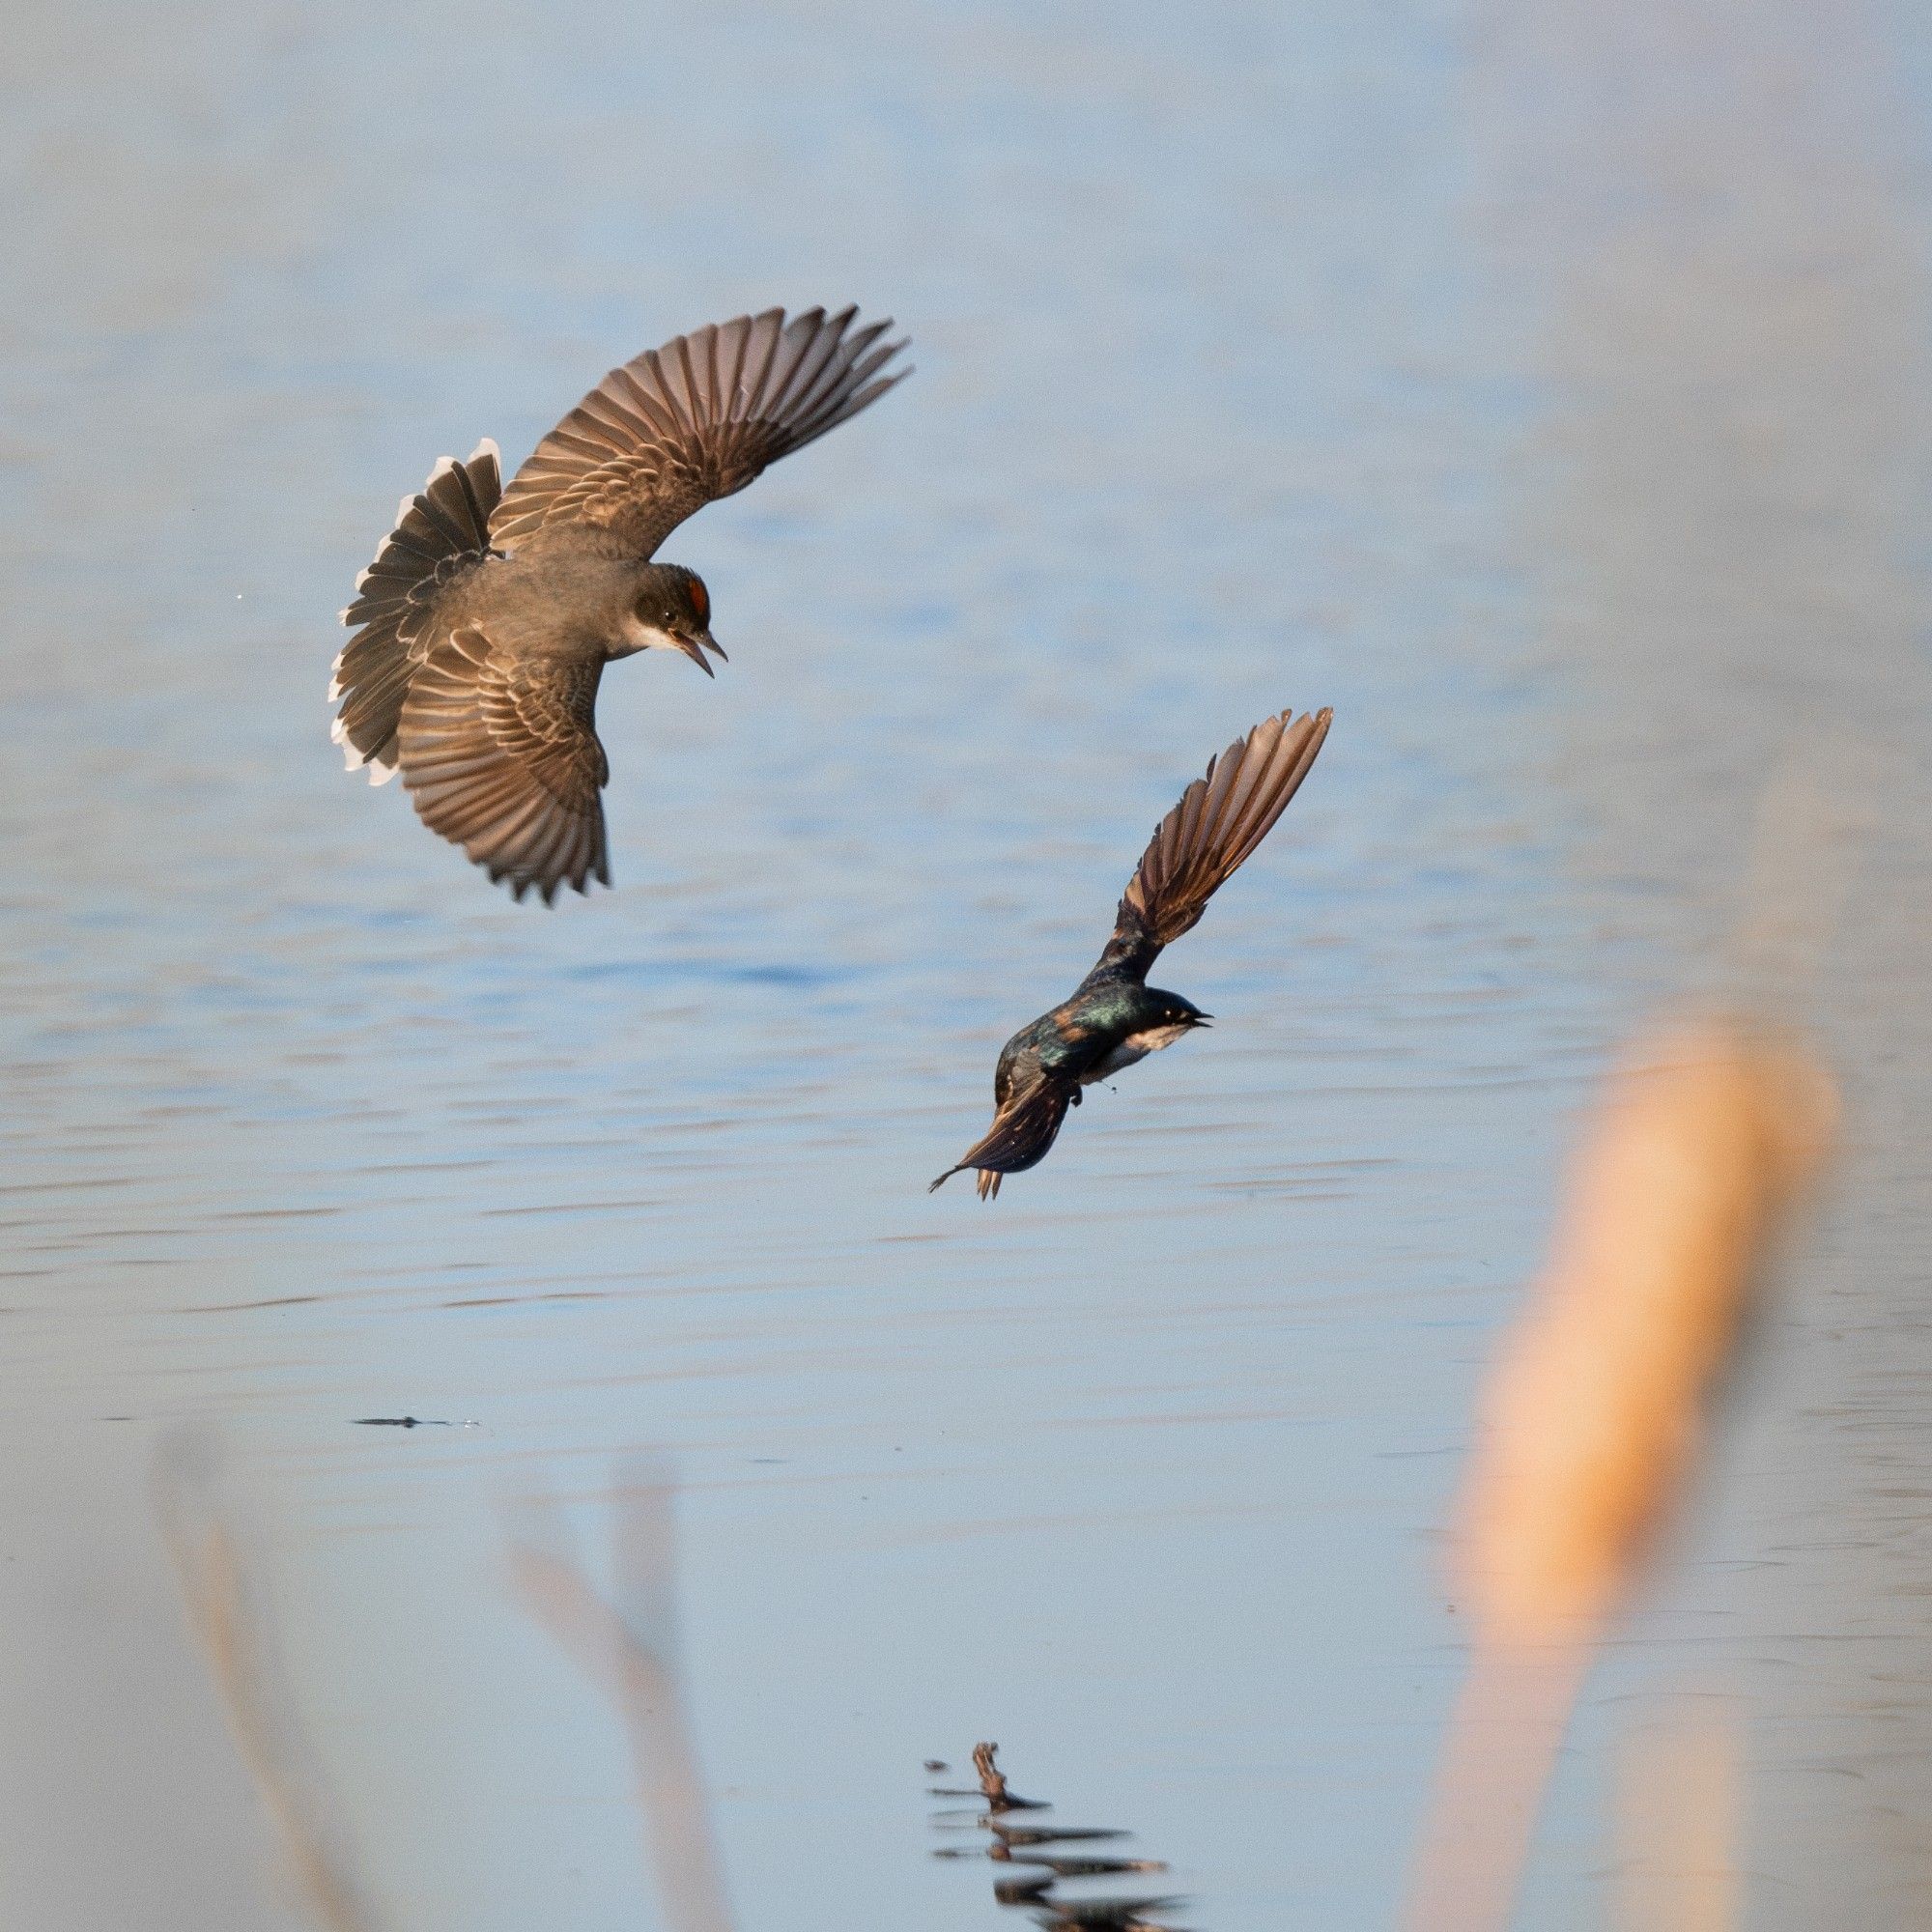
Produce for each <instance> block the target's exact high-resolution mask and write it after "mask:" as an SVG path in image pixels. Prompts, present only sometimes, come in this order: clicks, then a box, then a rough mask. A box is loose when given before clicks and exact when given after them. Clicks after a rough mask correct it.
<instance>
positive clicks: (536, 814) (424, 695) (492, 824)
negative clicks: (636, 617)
mask: <svg viewBox="0 0 1932 1932" xmlns="http://www.w3.org/2000/svg"><path fill="white" fill-rule="evenodd" d="M603 670H604V662H603V659H602V658H601V657H595V656H589V655H583V656H578V657H537V658H531V657H522V658H517V659H510V658H506V657H505V656H504V655H503V654H501V653H500V652H497V651H496V650H494V649H492V647H491V644H490V639H488V638H487V637H485V636H484V635H483V633H482V632H481V631H479V630H477V629H476V628H475V626H474V625H466V626H464V627H463V628H462V629H461V630H458V631H457V632H455V633H454V635H453V636H451V637H449V638H447V639H444V640H443V641H442V642H441V643H440V644H438V645H437V646H436V647H435V648H434V649H433V650H431V652H430V654H429V656H428V658H427V659H426V660H425V661H424V663H423V665H422V667H421V668H420V669H418V670H417V672H416V674H415V677H414V680H413V682H412V684H411V686H410V694H409V699H408V702H407V703H405V705H404V706H403V714H402V726H401V730H400V732H399V734H398V735H399V739H400V743H401V762H402V769H403V782H404V784H406V785H407V786H408V787H409V789H410V792H411V795H412V798H413V799H414V802H415V808H416V810H417V811H418V812H419V813H420V814H421V815H422V820H423V823H424V824H425V825H427V826H428V827H429V828H430V829H431V831H433V832H440V834H441V835H442V836H443V838H447V839H449V840H450V841H451V843H452V844H457V845H461V846H462V847H463V849H464V851H466V852H467V853H468V854H469V857H470V858H471V859H473V860H474V861H475V862H476V864H477V865H479V866H482V867H487V869H488V870H489V873H490V877H491V879H492V880H497V879H507V880H508V881H509V883H510V889H511V891H512V892H513V893H515V895H517V897H518V898H522V897H523V895H525V893H526V892H528V891H529V890H530V888H531V887H533V886H534V887H535V888H536V890H537V891H538V892H539V893H541V894H542V895H543V898H544V902H545V903H546V904H549V903H550V901H551V900H552V899H553V898H554V897H555V895H556V889H557V887H558V886H560V885H563V884H565V883H566V882H567V883H568V884H570V885H572V886H574V887H575V888H576V889H577V890H578V891H579V892H580V893H581V892H583V891H584V890H585V889H586V884H587V881H588V880H589V879H591V878H592V877H593V876H594V877H595V878H597V879H598V880H599V881H600V882H601V883H603V884H604V885H607V886H608V885H609V884H610V883H611V870H610V860H609V857H608V855H607V853H606V851H605V845H604V807H603V803H602V801H601V800H600V799H599V797H598V793H599V791H600V790H601V789H602V788H603V785H604V781H606V779H608V778H609V777H610V766H609V764H608V763H607V762H606V760H605V757H604V747H603V746H602V745H601V744H599V743H598V741H597V728H596V705H597V681H598V679H599V678H600V677H601V676H602V674H603Z"/></svg>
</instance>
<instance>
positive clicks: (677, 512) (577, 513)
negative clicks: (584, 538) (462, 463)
mask: <svg viewBox="0 0 1932 1932" xmlns="http://www.w3.org/2000/svg"><path fill="white" fill-rule="evenodd" d="M857 314H858V311H857V310H856V309H852V308H846V309H841V310H840V311H839V312H838V314H837V315H834V316H828V315H827V314H826V313H825V311H824V310H823V309H822V308H813V309H807V310H806V312H805V313H804V314H803V315H800V316H797V317H794V318H793V319H792V320H791V321H790V322H789V323H788V322H787V321H786V320H785V314H784V311H783V310H782V309H777V308H773V309H767V310H766V311H765V312H764V314H762V315H758V316H746V315H741V316H740V317H739V318H738V319H737V320H736V321H735V322H726V323H723V324H713V325H711V326H710V327H704V328H700V329H698V330H697V331H696V333H695V334H691V335H680V336H679V337H678V338H677V339H676V340H675V341H674V342H668V343H666V344H665V346H664V347H663V348H662V349H647V350H646V351H645V352H644V353H643V354H642V355H639V356H638V357H636V358H635V359H634V360H633V361H630V362H626V363H625V364H624V365H623V367H622V368H620V369H613V370H611V373H610V374H609V375H608V376H606V377H605V378H604V380H603V381H602V382H601V383H599V384H598V385H597V386H596V387H595V388H594V389H592V390H591V391H590V393H589V394H588V395H587V396H585V397H584V399H583V400H582V402H581V403H579V404H578V406H577V407H576V408H575V409H574V410H572V411H571V412H570V413H569V414H568V415H567V416H565V417H564V419H563V420H562V421H561V422H560V423H558V424H557V426H556V427H555V428H554V430H552V431H551V433H550V434H549V435H548V436H547V437H545V438H544V440H542V441H541V442H540V443H538V444H537V446H536V449H535V450H534V451H533V452H532V454H531V456H530V458H529V460H528V461H527V462H526V464H525V465H524V467H523V468H522V469H519V470H518V471H517V473H516V475H515V476H514V477H513V478H512V479H511V481H510V487H509V488H508V489H507V490H506V491H504V493H503V500H502V501H501V503H499V504H498V505H497V511H496V514H495V516H493V517H492V518H491V520H490V535H491V539H492V541H493V542H495V543H497V545H499V546H501V547H502V548H504V549H514V548H515V546H516V545H517V544H518V543H520V542H522V541H524V540H526V539H527V538H528V537H529V536H531V535H532V534H533V533H534V532H535V531H537V530H539V529H541V528H542V527H543V526H545V525H547V524H554V523H558V522H575V523H582V524H590V525H593V526H598V527H601V528H607V529H611V530H614V531H616V532H617V533H618V535H619V536H620V537H621V538H622V539H623V540H624V542H625V543H626V544H627V545H629V546H630V547H631V548H633V549H634V550H635V551H636V553H637V554H638V555H639V556H649V555H650V554H652V553H653V552H654V551H655V550H656V549H657V547H658V546H659V545H660V544H661V543H663V542H664V540H665V538H666V537H667V536H668V535H669V534H670V532H671V531H672V530H673V529H675V528H676V527H677V526H678V525H679V524H681V523H683V522H684V520H685V518H687V517H688V516H690V515H691V514H692V513H693V512H694V511H696V510H699V509H702V508H703V506H704V505H705V504H706V503H709V502H711V501H712V500H713V499H714V498H716V497H728V496H730V495H731V493H732V492H733V491H734V490H742V489H743V488H744V487H745V485H746V484H747V483H749V482H750V481H751V480H752V479H753V477H754V476H755V475H757V473H758V472H759V470H761V469H764V468H765V466H766V465H767V464H770V463H776V462H777V461H778V459H779V458H780V457H781V456H785V455H788V454H789V453H790V452H791V451H792V450H794V449H798V448H800V447H802V446H803V445H804V444H806V443H808V442H810V441H811V440H812V439H813V438H814V437H819V436H823V435H824V434H825V432H826V431H827V430H829V429H832V428H835V427H836V426H837V425H838V424H839V423H841V422H843V421H844V420H845V419H846V417H848V416H852V415H856V414H857V413H858V412H860V411H861V410H863V409H864V408H865V407H866V405H867V403H870V402H873V401H875V400H876V399H877V398H878V397H880V396H882V395H884V394H885V392H886V391H887V390H888V389H890V388H891V387H892V386H893V384H895V383H896V382H898V381H899V380H900V378H901V377H904V376H908V375H910V374H911V373H912V372H911V370H910V369H899V370H895V372H894V373H893V374H891V375H884V374H881V371H882V370H883V369H884V368H885V366H886V364H887V363H888V362H890V361H891V360H892V358H893V357H894V356H895V355H897V354H898V352H899V351H900V350H901V349H903V348H904V347H905V344H904V342H902V341H901V342H886V343H881V342H880V341H879V338H880V337H881V336H882V335H883V334H884V333H885V332H886V330H887V329H889V328H890V327H892V323H891V322H890V320H888V321H886V322H875V323H868V324H867V326H866V327H864V328H859V329H854V328H852V321H853V318H854V317H855V316H856V315H857Z"/></svg>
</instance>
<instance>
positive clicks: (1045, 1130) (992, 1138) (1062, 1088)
mask: <svg viewBox="0 0 1932 1932" xmlns="http://www.w3.org/2000/svg"><path fill="white" fill-rule="evenodd" d="M1079 1091H1080V1089H1079V1088H1078V1087H1077V1086H1076V1085H1074V1084H1073V1083H1072V1082H1071V1081H1066V1080H1057V1079H1055V1078H1053V1077H1052V1076H1051V1075H1044V1074H1041V1075H1036V1076H1035V1077H1034V1078H1033V1079H1031V1080H1029V1081H1027V1082H1025V1083H1024V1084H1022V1085H1021V1086H1020V1087H1019V1089H1018V1090H1017V1091H1016V1092H1014V1093H1012V1094H1009V1095H1008V1096H1007V1099H1006V1100H1005V1102H1004V1103H1003V1104H1002V1105H1001V1108H1000V1111H999V1113H998V1114H997V1115H995V1116H994V1119H993V1124H992V1126H991V1127H990V1128H988V1129H987V1131H986V1135H985V1138H984V1139H983V1140H980V1141H979V1142H976V1143H975V1145H974V1146H972V1147H970V1148H969V1149H967V1151H966V1152H965V1153H964V1154H963V1155H962V1156H961V1157H960V1161H959V1164H958V1166H957V1167H949V1168H948V1169H947V1170H946V1172H945V1173H944V1174H942V1175H941V1176H940V1177H939V1179H938V1180H935V1181H934V1182H933V1183H932V1187H938V1186H940V1185H941V1184H942V1183H943V1182H945V1181H948V1180H951V1179H952V1177H953V1176H954V1175H955V1174H963V1173H965V1171H966V1170H967V1169H968V1168H969V1167H977V1168H978V1169H979V1170H980V1200H981V1201H983V1200H985V1199H986V1197H987V1196H988V1195H989V1194H997V1193H998V1192H999V1191H1000V1177H1001V1176H1002V1175H1003V1174H1018V1173H1019V1172H1020V1170H1021V1169H1022V1168H1028V1167H1033V1166H1035V1165H1036V1164H1037V1162H1039V1161H1041V1160H1043V1159H1044V1158H1045V1157H1046V1151H1047V1149H1048V1148H1050V1147H1051V1146H1052V1145H1053V1142H1054V1137H1055V1136H1056V1135H1057V1134H1058V1133H1059V1132H1060V1124H1061V1122H1063V1121H1065V1118H1066V1110H1067V1108H1068V1107H1069V1106H1071V1105H1072V1104H1073V1096H1074V1095H1075V1094H1078V1093H1079ZM926 1192H927V1193H928V1194H929V1193H931V1192H932V1188H927V1189H926Z"/></svg>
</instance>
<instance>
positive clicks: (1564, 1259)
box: [1457, 1021, 1837, 1643]
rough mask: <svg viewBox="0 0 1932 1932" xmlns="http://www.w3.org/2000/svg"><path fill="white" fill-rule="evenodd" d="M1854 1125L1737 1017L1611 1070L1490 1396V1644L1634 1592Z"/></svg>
mask: <svg viewBox="0 0 1932 1932" xmlns="http://www.w3.org/2000/svg"><path fill="white" fill-rule="evenodd" d="M1836 1122H1837V1101H1836V1095H1835V1093H1834V1090H1833V1085H1832V1082H1831V1079H1830V1077H1829V1076H1828V1075H1827V1074H1826V1073H1825V1072H1824V1071H1823V1069H1822V1068H1820V1067H1819V1066H1818V1065H1817V1064H1816V1062H1815V1061H1813V1060H1812V1059H1810V1058H1809V1056H1807V1055H1806V1054H1805V1053H1804V1051H1803V1050H1802V1049H1801V1048H1800V1047H1799V1046H1797V1045H1796V1044H1795V1043H1794V1042H1793V1041H1791V1040H1789V1039H1788V1038H1781V1037H1773V1036H1770V1035H1766V1034H1762V1033H1758V1032H1755V1031H1753V1030H1751V1029H1748V1028H1746V1027H1744V1026H1741V1025H1738V1024H1736V1023H1730V1022H1721V1021H1712V1022H1706V1023H1703V1024H1701V1025H1697V1026H1693V1027H1685V1028H1681V1029H1679V1030H1677V1031H1674V1032H1672V1033H1669V1034H1665V1035H1663V1036H1662V1037H1659V1038H1657V1039H1654V1040H1652V1041H1650V1042H1647V1043H1646V1044H1645V1046H1644V1047H1643V1048H1642V1049H1641V1050H1640V1051H1639V1052H1638V1053H1636V1054H1635V1055H1634V1056H1632V1057H1631V1058H1630V1059H1629V1060H1627V1061H1626V1063H1625V1065H1623V1066H1622V1067H1621V1068H1619V1069H1618V1071H1617V1072H1616V1073H1615V1074H1613V1075H1612V1076H1611V1079H1610V1081H1609V1084H1608V1090H1607V1092H1606V1093H1605V1096H1604V1099H1603V1102H1602V1105H1601V1107H1600V1109H1599V1111H1598V1114H1597V1116H1596V1119H1595V1120H1594V1122H1592V1124H1591V1127H1590V1130H1589V1133H1588V1135H1587V1137H1586V1139H1585V1140H1584V1143H1583V1145H1582V1147H1581V1149H1580V1150H1579V1151H1578V1153H1577V1158H1576V1160H1575V1162H1574V1164H1573V1166H1572V1169H1571V1172H1570V1177H1569V1184H1568V1188H1567V1190H1566V1199H1565V1204H1564V1208H1563V1212H1562V1217H1561V1219H1560V1221H1559V1222H1558V1225H1557V1231H1556V1239H1555V1244H1554V1249H1553V1252H1552V1254H1551V1257H1550V1261H1549V1264H1548V1267H1547V1268H1546V1269H1545V1271H1544V1274H1543V1277H1542V1280H1541V1281H1540V1282H1539V1283H1538V1285H1537V1287H1536V1289H1535V1291H1534V1293H1533V1294H1532V1295H1531V1298H1530V1306H1529V1309H1528V1311H1527V1313H1525V1314H1524V1316H1523V1317H1522V1318H1521V1320H1520V1321H1519V1322H1518V1323H1517V1325H1516V1327H1515V1329H1514V1331H1513V1332H1512V1333H1511V1335H1510V1337H1509V1339H1508V1341H1507V1343H1506V1344H1505V1346H1504V1349H1503V1350H1502V1353H1501V1355H1500V1357H1499V1359H1498V1360H1497V1362H1496V1364H1495V1366H1494V1368H1493V1369H1492V1372H1491V1376H1490V1379H1489V1383H1488V1385H1487V1387H1486V1388H1485V1390H1484V1393H1483V1398H1482V1403H1481V1407H1480V1411H1479V1419H1478V1433H1477V1447H1476V1454H1475V1459H1474V1462H1473V1463H1472V1465H1471V1467H1470V1470H1469V1475H1468V1480H1467V1484H1466V1487H1465V1490H1464V1500H1463V1510H1462V1534H1461V1537H1460V1539H1459V1553H1458V1566H1457V1567H1458V1570H1459V1573H1460V1576H1461V1578H1462V1581H1463V1591H1464V1600H1465V1602H1466V1603H1467V1605H1468V1606H1469V1608H1470V1609H1471V1610H1473V1612H1474V1613H1475V1615H1476V1616H1477V1618H1478V1619H1479V1620H1480V1624H1481V1634H1482V1636H1483V1638H1484V1639H1485V1640H1488V1641H1494V1642H1502V1643H1531V1642H1539V1641H1548V1640H1551V1639H1555V1638H1561V1637H1567V1636H1574V1635H1577V1634H1579V1627H1582V1629H1583V1630H1587V1629H1588V1627H1590V1626H1592V1625H1595V1624H1599V1623H1601V1622H1602V1620H1603V1619H1604V1618H1605V1617H1606V1616H1607V1615H1609V1614H1610V1613H1611V1612H1612V1611H1613V1610H1614V1609H1615V1608H1616V1606H1617V1605H1618V1603H1619V1601H1620V1600H1621V1598H1622V1597H1623V1596H1624V1594H1625V1592H1626V1591H1627V1590H1628V1588H1629V1587H1630V1585H1631V1583H1632V1582H1633V1580H1634V1577H1635V1574H1636V1570H1637V1566H1638V1564H1639V1561H1640V1559H1641V1557H1642V1555H1643V1553H1644V1550H1645V1548H1646V1547H1647V1546H1648V1544H1649V1543H1650V1541H1651V1539H1652V1537H1653V1536H1654V1535H1655V1533H1656V1531H1657V1530H1658V1529H1659V1528H1660V1527H1661V1526H1662V1523H1663V1522H1664V1520H1666V1519H1667V1517H1668V1515H1669V1512H1670V1508H1671V1505H1672V1504H1673V1503H1674V1502H1675V1501H1676V1499H1677V1497H1678V1496H1679V1494H1680V1492H1682V1490H1683V1488H1684V1485H1685V1479H1686V1477H1687V1476H1688V1475H1689V1473H1690V1464H1691V1462H1692V1459H1693V1456H1694V1454H1695V1451H1696V1447H1697V1442H1698V1438H1699V1436H1700V1435H1701V1433H1702V1428H1703V1415H1704V1398H1705V1396H1706V1394H1707V1392H1708V1391H1709V1389H1710V1388H1711V1385H1712V1383H1713V1382H1714V1380H1715V1379H1716V1378H1717V1376H1718V1374H1719V1370H1720V1369H1722V1367H1723V1366H1724V1364H1725V1362H1726V1361H1727V1360H1728V1359H1729V1356H1730V1354H1731V1351H1732V1350H1733V1348H1734V1346H1735V1344H1736V1342H1737V1340H1738V1337H1739V1334H1740V1331H1741V1327H1742V1323H1743V1318H1744V1316H1745V1314H1746V1312H1747V1303H1748V1300H1749V1296H1750V1291H1751V1288H1752V1286H1753V1283H1754V1280H1755V1278H1756V1276H1757V1274H1758V1272H1759V1264H1760V1263H1761V1261H1762V1260H1763V1258H1764V1255H1765V1251H1766V1248H1767V1246H1768V1244H1769V1243H1770V1241H1771V1239H1772V1237H1773V1236H1774V1235H1775V1234H1776V1229H1777V1226H1778V1222H1779V1218H1780V1215H1781V1212H1782V1210H1783V1209H1784V1208H1786V1207H1787V1206H1788V1205H1790V1203H1791V1202H1792V1201H1793V1200H1794V1198H1795V1197H1796V1196H1797V1195H1798V1193H1799V1192H1800V1190H1802V1189H1803V1188H1804V1185H1805V1183H1806V1182H1808V1181H1809V1180H1810V1179H1811V1178H1812V1176H1813V1175H1814V1174H1815V1172H1816V1171H1817V1169H1818V1166H1819V1164H1820V1162H1821V1160H1822V1159H1823V1157H1824V1154H1825V1152H1826V1151H1827V1149H1828V1148H1829V1146H1830V1144H1831V1142H1832V1139H1833V1133H1834V1131H1835V1127H1836Z"/></svg>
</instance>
